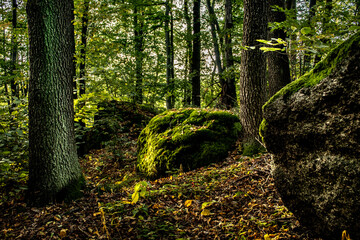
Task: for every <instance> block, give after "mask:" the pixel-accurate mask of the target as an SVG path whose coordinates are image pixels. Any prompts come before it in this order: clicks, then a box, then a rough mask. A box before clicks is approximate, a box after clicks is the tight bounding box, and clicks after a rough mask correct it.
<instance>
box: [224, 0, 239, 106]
mask: <svg viewBox="0 0 360 240" xmlns="http://www.w3.org/2000/svg"><path fill="white" fill-rule="evenodd" d="M233 28H234V24H233V17H232V0H226V1H225V24H224V35H225V66H226V73H225V74H226V75H225V91H224V92H225V94H224V97H223V103H224V105H225V106H226V107H227V108H228V109H230V108H233V107H235V106H236V103H237V96H236V85H235V72H234V59H233V58H234V57H233V47H232V37H231V36H232V31H233Z"/></svg>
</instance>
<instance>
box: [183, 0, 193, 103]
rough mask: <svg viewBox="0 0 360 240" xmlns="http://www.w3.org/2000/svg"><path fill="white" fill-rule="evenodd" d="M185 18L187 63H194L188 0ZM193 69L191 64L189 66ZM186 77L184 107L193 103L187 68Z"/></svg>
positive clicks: (185, 3)
mask: <svg viewBox="0 0 360 240" xmlns="http://www.w3.org/2000/svg"><path fill="white" fill-rule="evenodd" d="M184 18H185V21H186V63H192V41H191V40H192V34H191V19H190V16H189V10H188V0H184ZM185 67H186V68H187V67H188V64H185ZM189 69H190V71H191V66H190V67H189ZM185 71H186V74H185V75H186V78H185V84H184V107H188V106H190V105H191V90H190V89H189V86H190V85H191V84H190V78H189V76H190V74H188V70H187V69H186V70H185Z"/></svg>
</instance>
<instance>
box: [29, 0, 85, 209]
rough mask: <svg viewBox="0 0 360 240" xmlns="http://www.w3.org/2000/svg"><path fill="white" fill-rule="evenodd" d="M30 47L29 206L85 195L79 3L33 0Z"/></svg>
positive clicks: (31, 4) (31, 3)
mask: <svg viewBox="0 0 360 240" xmlns="http://www.w3.org/2000/svg"><path fill="white" fill-rule="evenodd" d="M26 11H27V18H28V26H29V30H28V31H29V43H30V52H29V53H30V79H29V154H30V155H29V181H28V195H27V197H28V203H29V204H30V205H33V206H42V205H46V204H49V203H54V202H60V201H64V200H65V201H67V200H71V199H75V198H77V197H79V196H81V194H80V193H81V192H80V190H81V187H82V185H83V183H84V178H83V176H82V173H81V169H80V164H79V162H78V159H77V154H76V146H75V137H74V109H73V88H72V87H73V85H72V80H73V64H74V62H73V52H72V49H73V46H74V44H75V43H74V28H73V24H72V20H73V17H74V15H73V1H71V0H62V1H43V0H28V2H27V8H26Z"/></svg>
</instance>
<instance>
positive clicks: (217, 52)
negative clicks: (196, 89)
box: [206, 0, 224, 85]
mask: <svg viewBox="0 0 360 240" xmlns="http://www.w3.org/2000/svg"><path fill="white" fill-rule="evenodd" d="M206 6H207V9H208V12H209V17H210V29H211V37H212V40H213V45H214V52H215V64H216V67H217V70H218V73H219V76H220V84H221V85H223V84H224V82H223V81H224V80H223V79H222V77H221V76H222V72H223V67H222V64H221V55H220V48H219V41H218V37H217V34H216V28H215V22H216V15H215V11H214V9H213V8H212V6H211V3H210V0H206Z"/></svg>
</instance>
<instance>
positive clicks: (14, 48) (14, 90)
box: [10, 0, 19, 107]
mask: <svg viewBox="0 0 360 240" xmlns="http://www.w3.org/2000/svg"><path fill="white" fill-rule="evenodd" d="M17 9H18V4H17V1H16V0H12V21H11V23H12V36H11V68H10V75H11V84H10V85H11V96H12V105H13V107H14V106H15V104H14V100H15V98H19V84H18V83H17V82H16V75H17V74H16V69H17V58H18V43H17V36H16V35H17V31H16V29H17Z"/></svg>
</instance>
